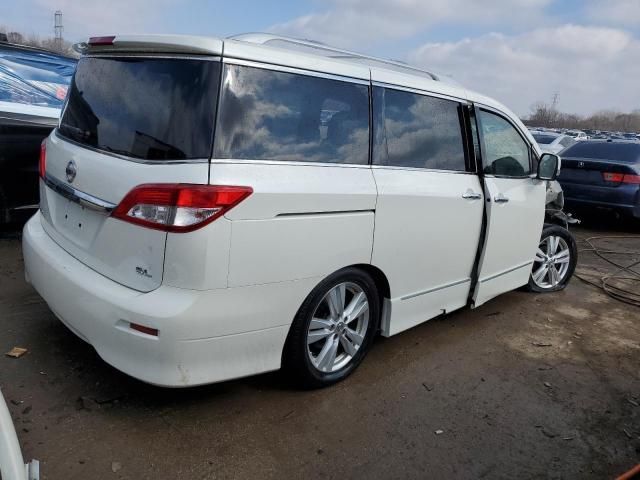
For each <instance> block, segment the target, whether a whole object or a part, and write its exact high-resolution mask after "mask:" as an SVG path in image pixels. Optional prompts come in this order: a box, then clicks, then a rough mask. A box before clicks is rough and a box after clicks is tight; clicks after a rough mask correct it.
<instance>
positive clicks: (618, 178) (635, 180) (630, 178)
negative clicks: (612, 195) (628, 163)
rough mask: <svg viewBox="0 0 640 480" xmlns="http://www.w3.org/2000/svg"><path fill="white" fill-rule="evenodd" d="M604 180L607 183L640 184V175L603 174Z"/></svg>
mask: <svg viewBox="0 0 640 480" xmlns="http://www.w3.org/2000/svg"><path fill="white" fill-rule="evenodd" d="M602 178H604V181H605V182H613V183H631V184H636V185H638V184H640V175H629V174H626V173H610V172H603V173H602Z"/></svg>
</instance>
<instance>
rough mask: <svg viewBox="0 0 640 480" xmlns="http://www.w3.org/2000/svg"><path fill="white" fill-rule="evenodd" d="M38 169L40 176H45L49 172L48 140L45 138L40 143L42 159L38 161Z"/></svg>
mask: <svg viewBox="0 0 640 480" xmlns="http://www.w3.org/2000/svg"><path fill="white" fill-rule="evenodd" d="M38 171H39V172H40V178H44V176H45V175H46V173H47V140H46V139H45V140H43V141H42V143H41V144H40V160H39V161H38Z"/></svg>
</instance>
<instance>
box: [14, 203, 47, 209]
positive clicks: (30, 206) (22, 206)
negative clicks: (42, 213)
mask: <svg viewBox="0 0 640 480" xmlns="http://www.w3.org/2000/svg"><path fill="white" fill-rule="evenodd" d="M38 208H40V205H39V204H37V203H33V204H31V205H20V206H19V207H13V208H10V209H9V210H37V209H38Z"/></svg>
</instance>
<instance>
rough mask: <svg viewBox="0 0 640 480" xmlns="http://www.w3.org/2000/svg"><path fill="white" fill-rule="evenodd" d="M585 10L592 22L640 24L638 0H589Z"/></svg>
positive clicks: (639, 3) (639, 2)
mask: <svg viewBox="0 0 640 480" xmlns="http://www.w3.org/2000/svg"><path fill="white" fill-rule="evenodd" d="M586 12H587V16H588V17H589V18H590V19H591V20H592V21H594V22H598V23H608V24H613V25H626V26H640V1H638V0H589V1H588V3H587V6H586Z"/></svg>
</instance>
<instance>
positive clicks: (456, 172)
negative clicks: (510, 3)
mask: <svg viewBox="0 0 640 480" xmlns="http://www.w3.org/2000/svg"><path fill="white" fill-rule="evenodd" d="M82 48H83V49H84V50H83V51H84V54H83V57H82V58H81V59H80V61H79V63H78V67H77V70H76V73H75V75H74V78H73V81H72V84H71V87H70V89H69V95H68V103H67V106H66V107H65V110H64V113H63V116H62V119H61V121H60V127H59V128H57V129H56V130H55V131H54V132H53V133H52V134H51V135H50V136H49V137H48V138H47V140H46V143H45V149H44V153H45V155H44V157H43V162H42V164H41V165H42V169H41V172H40V174H41V177H42V180H41V182H40V189H41V195H40V197H41V204H40V210H39V212H38V213H36V215H34V216H33V217H32V218H31V219H30V220H29V222H28V223H27V224H26V226H25V229H24V235H23V253H24V261H25V271H26V276H27V278H28V279H29V281H30V282H31V283H32V285H33V286H34V287H35V289H36V290H37V291H38V292H39V293H40V295H41V296H42V297H43V298H44V299H45V300H46V302H47V303H48V305H49V306H50V308H51V310H52V311H54V312H55V314H56V316H58V318H60V319H61V321H62V322H63V323H64V324H65V325H67V326H68V327H69V328H70V329H71V330H72V331H73V332H75V333H76V334H77V335H79V336H80V337H81V338H83V339H84V340H85V341H87V342H89V343H90V344H91V345H93V346H94V348H95V349H96V350H97V352H98V354H99V355H100V356H101V357H102V358H103V359H104V360H105V361H107V362H108V363H110V364H112V365H114V366H115V367H116V368H118V369H120V370H122V371H124V372H126V373H128V374H129V375H132V376H134V377H136V378H139V379H141V380H144V381H146V382H150V383H154V384H159V385H165V386H190V385H198V384H204V383H211V382H217V381H222V380H227V379H231V378H236V377H242V376H247V375H251V374H255V373H260V372H265V371H270V370H276V369H278V368H280V367H281V366H284V367H285V368H286V369H287V370H288V371H289V372H290V373H291V374H292V375H293V376H294V377H295V378H296V379H298V381H299V382H300V383H301V384H304V385H307V386H313V387H318V386H325V385H330V384H332V383H335V382H337V381H339V380H341V379H343V378H345V377H346V376H347V375H349V374H350V373H351V372H352V371H353V370H354V369H355V368H356V367H357V366H358V364H359V363H360V362H361V361H362V359H363V358H364V356H365V355H366V353H367V351H368V350H369V348H370V347H371V345H372V343H373V339H374V337H375V336H376V335H378V333H381V334H382V335H384V336H391V335H395V334H397V333H399V332H402V331H405V330H407V329H409V328H411V327H413V326H415V325H418V324H420V323H422V322H424V321H426V320H429V319H430V318H433V317H436V316H438V315H441V314H443V313H445V312H450V311H453V310H456V309H459V308H462V307H465V306H473V307H477V306H479V305H482V304H484V303H485V302H487V301H489V300H490V299H492V298H494V297H496V296H497V295H499V294H501V293H504V292H507V291H510V290H513V289H515V288H518V287H521V286H527V287H528V288H529V289H530V290H533V291H538V292H547V291H555V290H560V289H562V288H564V287H565V286H566V285H567V283H568V281H569V279H570V278H571V275H572V272H573V269H574V267H575V262H576V248H575V242H574V240H573V238H572V236H571V235H570V233H569V232H568V231H567V230H566V229H564V228H562V227H560V226H557V225H554V226H551V227H548V228H546V227H545V225H544V216H545V198H546V185H547V181H549V180H553V179H555V177H556V175H557V172H558V170H559V158H558V156H557V155H552V154H542V152H540V150H539V147H538V145H537V143H536V142H535V141H534V139H533V138H532V137H531V135H530V134H529V132H528V131H527V129H526V127H525V126H524V125H523V124H522V122H521V121H520V120H519V118H518V117H517V116H516V115H515V114H514V113H512V112H511V111H510V110H508V109H507V108H506V107H504V106H503V105H501V104H500V103H498V102H496V101H495V100H492V99H491V98H488V97H485V96H483V95H480V94H477V93H473V92H470V91H469V90H467V89H465V88H460V87H458V86H456V85H453V84H452V83H450V82H449V81H448V80H447V79H446V78H441V77H439V76H437V75H436V74H433V73H430V72H427V71H423V70H418V69H416V68H413V67H410V66H408V65H405V64H399V63H396V62H392V61H387V60H383V59H376V58H371V57H366V56H362V55H358V54H356V53H352V52H345V51H343V50H337V49H331V48H330V47H327V46H324V45H323V46H319V45H318V44H316V43H312V42H304V41H300V40H294V39H289V38H283V37H277V36H273V35H266V34H252V35H244V36H240V37H234V38H231V39H225V40H221V39H217V38H203V37H185V36H171V35H158V36H115V37H100V38H93V39H90V40H89V42H88V43H86V44H84V45H83V46H82ZM216 112H217V114H216ZM424 112H429V114H424ZM374 225H375V231H374Z"/></svg>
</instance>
